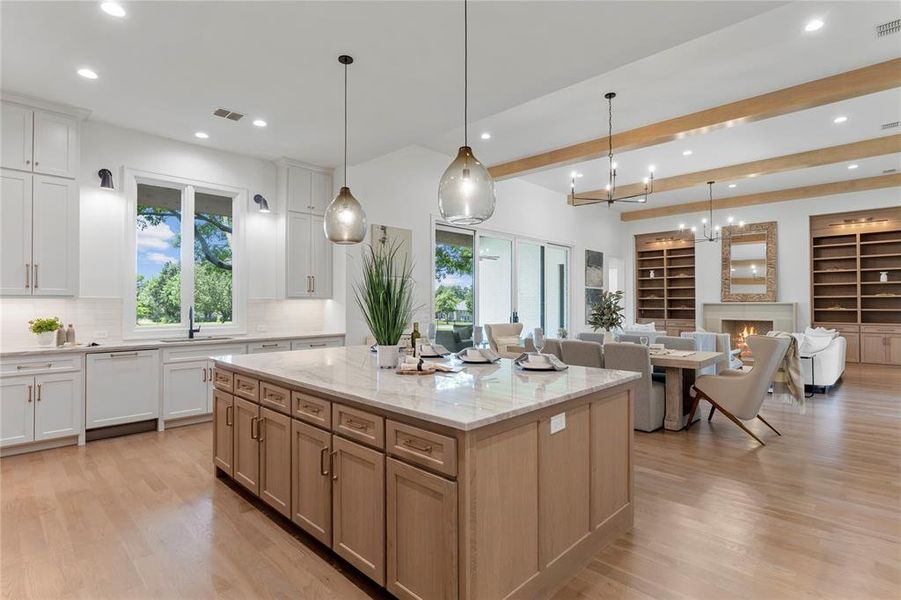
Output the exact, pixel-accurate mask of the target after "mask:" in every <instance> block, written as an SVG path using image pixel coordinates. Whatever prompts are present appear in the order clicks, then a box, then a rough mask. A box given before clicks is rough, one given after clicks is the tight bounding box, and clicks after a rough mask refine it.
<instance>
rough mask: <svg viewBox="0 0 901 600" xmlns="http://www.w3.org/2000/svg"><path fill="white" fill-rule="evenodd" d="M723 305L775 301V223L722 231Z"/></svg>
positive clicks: (748, 225)
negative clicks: (726, 303)
mask: <svg viewBox="0 0 901 600" xmlns="http://www.w3.org/2000/svg"><path fill="white" fill-rule="evenodd" d="M722 253H723V259H722V279H721V281H722V283H721V286H722V287H721V288H720V298H721V300H722V301H723V302H775V301H776V222H775V221H769V222H766V223H751V224H746V225H743V226H737V225H731V226H728V227H724V228H723V249H722Z"/></svg>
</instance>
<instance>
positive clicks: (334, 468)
mask: <svg viewBox="0 0 901 600" xmlns="http://www.w3.org/2000/svg"><path fill="white" fill-rule="evenodd" d="M337 455H338V451H337V450H333V451H332V453H331V454H329V462H330V463H331V466H332V481H338V467H337V466H336V465H335V457H336V456H337Z"/></svg>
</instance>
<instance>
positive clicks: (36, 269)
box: [34, 163, 38, 289]
mask: <svg viewBox="0 0 901 600" xmlns="http://www.w3.org/2000/svg"><path fill="white" fill-rule="evenodd" d="M34 164H37V163H34ZM34 289H38V263H34Z"/></svg>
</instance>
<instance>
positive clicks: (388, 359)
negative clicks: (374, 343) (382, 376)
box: [378, 345, 397, 369]
mask: <svg viewBox="0 0 901 600" xmlns="http://www.w3.org/2000/svg"><path fill="white" fill-rule="evenodd" d="M378 359H379V368H380V369H394V368H396V367H397V346H381V345H380V346H379V347H378Z"/></svg>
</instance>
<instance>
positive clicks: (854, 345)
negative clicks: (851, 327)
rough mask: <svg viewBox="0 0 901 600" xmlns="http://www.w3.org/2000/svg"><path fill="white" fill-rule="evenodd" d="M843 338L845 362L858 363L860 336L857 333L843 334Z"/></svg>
mask: <svg viewBox="0 0 901 600" xmlns="http://www.w3.org/2000/svg"><path fill="white" fill-rule="evenodd" d="M842 337H844V338H845V342H846V343H845V362H846V363H858V362H860V334H859V333H843V334H842Z"/></svg>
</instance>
